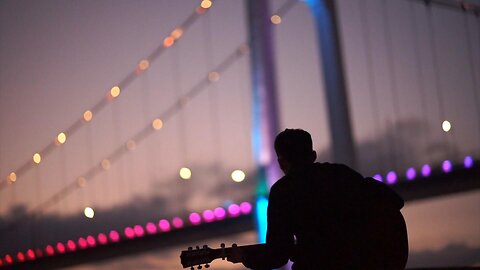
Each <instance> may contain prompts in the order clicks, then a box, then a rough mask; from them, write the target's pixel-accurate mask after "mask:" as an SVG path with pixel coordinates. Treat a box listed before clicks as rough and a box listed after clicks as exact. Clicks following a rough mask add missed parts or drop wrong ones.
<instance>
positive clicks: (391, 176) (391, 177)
mask: <svg viewBox="0 0 480 270" xmlns="http://www.w3.org/2000/svg"><path fill="white" fill-rule="evenodd" d="M396 182H397V174H396V173H395V172H394V171H390V172H388V173H387V183H388V184H390V185H393V184H395V183H396Z"/></svg>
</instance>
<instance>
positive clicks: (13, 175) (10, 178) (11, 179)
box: [7, 172, 17, 183]
mask: <svg viewBox="0 0 480 270" xmlns="http://www.w3.org/2000/svg"><path fill="white" fill-rule="evenodd" d="M7 180H8V182H10V183H14V182H15V181H17V174H16V173H15V172H11V173H10V174H9V175H8V177H7Z"/></svg>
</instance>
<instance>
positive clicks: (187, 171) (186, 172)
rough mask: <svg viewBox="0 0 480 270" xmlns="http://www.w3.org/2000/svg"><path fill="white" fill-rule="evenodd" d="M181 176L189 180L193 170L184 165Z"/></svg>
mask: <svg viewBox="0 0 480 270" xmlns="http://www.w3.org/2000/svg"><path fill="white" fill-rule="evenodd" d="M180 177H181V178H182V179H185V180H188V179H190V178H192V171H191V170H190V169H189V168H187V167H183V168H181V169H180Z"/></svg>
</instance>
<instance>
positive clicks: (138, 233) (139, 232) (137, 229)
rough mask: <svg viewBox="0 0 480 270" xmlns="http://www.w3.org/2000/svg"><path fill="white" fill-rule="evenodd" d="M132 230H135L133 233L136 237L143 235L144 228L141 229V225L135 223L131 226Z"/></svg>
mask: <svg viewBox="0 0 480 270" xmlns="http://www.w3.org/2000/svg"><path fill="white" fill-rule="evenodd" d="M133 231H134V232H135V235H136V236H138V237H142V236H144V235H145V230H144V229H143V227H142V226H141V225H135V226H134V227H133Z"/></svg>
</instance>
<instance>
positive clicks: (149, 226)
mask: <svg viewBox="0 0 480 270" xmlns="http://www.w3.org/2000/svg"><path fill="white" fill-rule="evenodd" d="M145 229H147V233H148V234H156V233H157V226H155V224H154V223H153V222H148V223H147V225H145Z"/></svg>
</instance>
